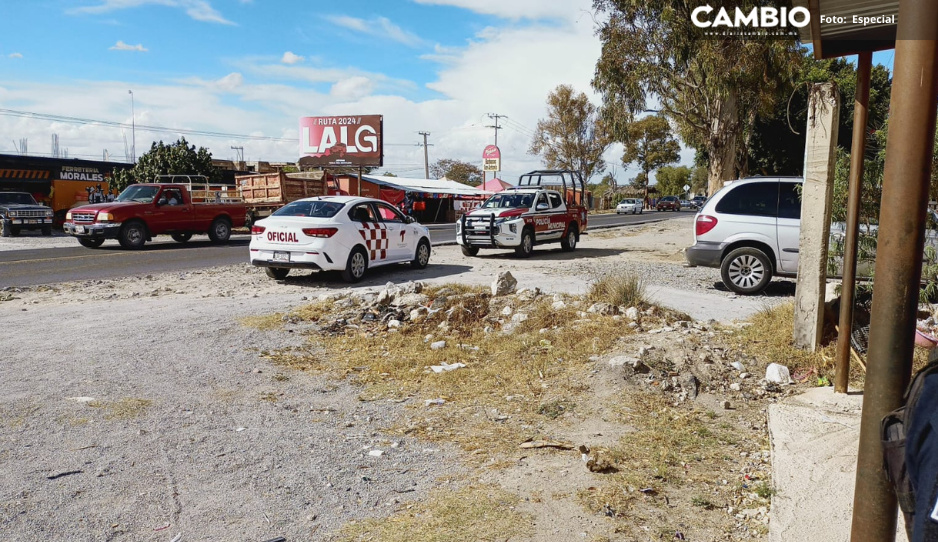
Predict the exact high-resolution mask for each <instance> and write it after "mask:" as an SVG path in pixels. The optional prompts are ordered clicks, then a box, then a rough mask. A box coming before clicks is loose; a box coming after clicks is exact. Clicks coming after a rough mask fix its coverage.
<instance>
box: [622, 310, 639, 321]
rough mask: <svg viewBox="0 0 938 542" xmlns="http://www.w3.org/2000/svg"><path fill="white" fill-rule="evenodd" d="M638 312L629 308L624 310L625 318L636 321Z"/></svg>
mask: <svg viewBox="0 0 938 542" xmlns="http://www.w3.org/2000/svg"><path fill="white" fill-rule="evenodd" d="M638 316H639V312H638V309H637V308H635V307H629V308H627V309H625V317H626V318H628V319H629V320H638Z"/></svg>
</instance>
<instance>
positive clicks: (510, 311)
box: [502, 306, 513, 316]
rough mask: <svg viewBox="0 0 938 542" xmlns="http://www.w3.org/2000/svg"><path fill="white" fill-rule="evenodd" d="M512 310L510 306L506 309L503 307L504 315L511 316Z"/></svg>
mask: <svg viewBox="0 0 938 542" xmlns="http://www.w3.org/2000/svg"><path fill="white" fill-rule="evenodd" d="M512 312H513V311H512V310H511V307H510V306H508V307H505V308H504V309H502V316H511V313H512Z"/></svg>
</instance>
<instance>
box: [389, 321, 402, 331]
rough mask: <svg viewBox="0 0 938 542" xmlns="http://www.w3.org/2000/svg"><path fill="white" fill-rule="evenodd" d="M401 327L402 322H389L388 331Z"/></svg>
mask: <svg viewBox="0 0 938 542" xmlns="http://www.w3.org/2000/svg"><path fill="white" fill-rule="evenodd" d="M399 327H401V321H400V320H388V329H395V328H399Z"/></svg>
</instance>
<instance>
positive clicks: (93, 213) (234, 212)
mask: <svg viewBox="0 0 938 542" xmlns="http://www.w3.org/2000/svg"><path fill="white" fill-rule="evenodd" d="M212 194H213V192H212V190H211V187H209V186H201V185H192V184H164V183H152V184H133V185H130V186H128V187H127V188H126V189H125V190H124V191H123V192H121V193H120V195H119V196H117V199H115V200H114V201H112V202H109V203H98V204H94V205H83V206H81V207H74V208H72V209H70V210H69V212H68V214H67V215H66V216H65V224H64V225H63V228H64V230H65V233H67V234H69V235H72V236H74V237H77V238H78V242H79V243H81V244H82V246H86V247H88V248H98V247H100V246H101V245H102V244H103V243H104V240H105V239H117V240H118V241H119V242H120V244H121V246H122V247H124V248H129V249H138V248H141V247H143V245H144V243H146V242H147V241H149V240H152V238H153V236H155V235H160V234H169V235H171V236H172V238H173V240H174V241H177V242H179V243H185V242H187V241H188V240H189V239H191V238H192V236H193V235H194V234H203V233H207V234H208V237H209V239H211V240H212V241H213V242H215V243H225V242H227V241H228V238H229V237H230V236H231V229H232V228H241V227H243V226H244V218H245V214H246V207H245V205H244V203H243V202H240V201H233V200H234V199H235V198H228V197H222V196H221V191H219V190H216V191H214V196H213V195H212Z"/></svg>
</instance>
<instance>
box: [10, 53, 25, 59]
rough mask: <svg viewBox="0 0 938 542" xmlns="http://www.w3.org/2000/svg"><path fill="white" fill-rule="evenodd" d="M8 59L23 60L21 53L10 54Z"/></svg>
mask: <svg viewBox="0 0 938 542" xmlns="http://www.w3.org/2000/svg"><path fill="white" fill-rule="evenodd" d="M9 56H10V58H23V53H10V55H9Z"/></svg>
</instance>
